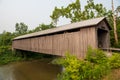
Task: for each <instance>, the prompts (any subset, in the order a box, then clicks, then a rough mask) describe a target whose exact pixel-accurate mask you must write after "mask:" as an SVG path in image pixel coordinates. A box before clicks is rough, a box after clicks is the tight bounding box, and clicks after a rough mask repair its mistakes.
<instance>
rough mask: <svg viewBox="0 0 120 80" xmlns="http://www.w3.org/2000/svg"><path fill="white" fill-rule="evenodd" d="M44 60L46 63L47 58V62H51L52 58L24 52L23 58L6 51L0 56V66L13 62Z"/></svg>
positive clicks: (20, 55)
mask: <svg viewBox="0 0 120 80" xmlns="http://www.w3.org/2000/svg"><path fill="white" fill-rule="evenodd" d="M45 58H46V60H45V61H47V58H49V60H50V59H51V60H52V59H53V56H50V55H45V54H40V53H31V52H26V53H24V56H23V54H20V53H19V54H16V53H14V52H12V51H7V52H5V53H2V54H0V66H1V65H7V64H10V63H14V62H23V61H33V60H43V61H44V59H45ZM49 60H48V61H49Z"/></svg>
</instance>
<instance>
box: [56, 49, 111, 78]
mask: <svg viewBox="0 0 120 80" xmlns="http://www.w3.org/2000/svg"><path fill="white" fill-rule="evenodd" d="M54 63H56V64H59V65H61V66H63V67H64V70H63V72H62V73H61V74H59V75H58V80H102V78H103V77H104V76H105V75H107V74H108V72H109V71H110V69H111V67H110V65H109V61H108V58H107V57H106V55H105V53H104V52H103V51H101V50H97V49H92V48H89V49H88V53H87V57H86V60H80V59H77V58H76V57H75V56H72V55H70V54H69V53H67V54H66V57H65V58H61V59H60V58H59V59H58V60H55V61H54Z"/></svg>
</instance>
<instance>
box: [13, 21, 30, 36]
mask: <svg viewBox="0 0 120 80" xmlns="http://www.w3.org/2000/svg"><path fill="white" fill-rule="evenodd" d="M15 28H16V34H17V35H23V34H26V33H27V31H28V26H27V25H26V24H24V23H22V22H21V23H16V25H15Z"/></svg>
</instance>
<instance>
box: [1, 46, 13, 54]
mask: <svg viewBox="0 0 120 80" xmlns="http://www.w3.org/2000/svg"><path fill="white" fill-rule="evenodd" d="M10 51H11V46H0V54H4V53H8V52H10Z"/></svg>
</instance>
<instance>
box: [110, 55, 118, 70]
mask: <svg viewBox="0 0 120 80" xmlns="http://www.w3.org/2000/svg"><path fill="white" fill-rule="evenodd" d="M109 62H110V66H111V68H112V69H117V68H120V54H118V53H114V54H113V56H111V57H110V58H109Z"/></svg>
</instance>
